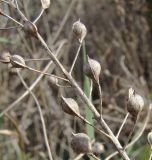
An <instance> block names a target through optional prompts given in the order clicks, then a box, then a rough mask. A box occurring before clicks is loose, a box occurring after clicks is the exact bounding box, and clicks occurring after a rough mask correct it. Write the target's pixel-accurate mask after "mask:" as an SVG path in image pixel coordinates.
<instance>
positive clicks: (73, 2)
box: [52, 0, 77, 44]
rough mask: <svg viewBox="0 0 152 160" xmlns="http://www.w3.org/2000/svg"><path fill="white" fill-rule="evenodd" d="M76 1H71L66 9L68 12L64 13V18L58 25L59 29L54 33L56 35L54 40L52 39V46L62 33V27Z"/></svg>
mask: <svg viewBox="0 0 152 160" xmlns="http://www.w3.org/2000/svg"><path fill="white" fill-rule="evenodd" d="M76 1H77V0H72V1H71V3H70V5H69V7H68V10H67V12H66V14H65V16H64V18H63V20H62V22H61V24H60V27H59V29H58V31H57V32H56V34H55V36H54V39H53V42H52V44H54V43H55V42H56V40H57V39H58V37H59V35H60V34H61V31H62V29H63V27H64V25H65V23H66V21H67V19H68V18H69V16H70V15H71V14H70V13H71V11H72V8H73V7H74V5H75V3H76Z"/></svg>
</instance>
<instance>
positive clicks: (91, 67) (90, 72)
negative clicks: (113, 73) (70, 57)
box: [84, 57, 101, 84]
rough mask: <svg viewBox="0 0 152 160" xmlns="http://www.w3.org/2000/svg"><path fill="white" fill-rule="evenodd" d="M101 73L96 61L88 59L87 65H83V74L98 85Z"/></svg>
mask: <svg viewBox="0 0 152 160" xmlns="http://www.w3.org/2000/svg"><path fill="white" fill-rule="evenodd" d="M100 72H101V65H100V63H99V62H98V61H96V60H94V59H91V58H89V57H88V63H86V64H85V65H84V73H85V74H86V75H87V76H88V77H89V78H91V79H92V80H93V82H95V83H97V84H98V83H99V76H100Z"/></svg>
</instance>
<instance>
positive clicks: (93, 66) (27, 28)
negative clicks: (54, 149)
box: [0, 0, 151, 160]
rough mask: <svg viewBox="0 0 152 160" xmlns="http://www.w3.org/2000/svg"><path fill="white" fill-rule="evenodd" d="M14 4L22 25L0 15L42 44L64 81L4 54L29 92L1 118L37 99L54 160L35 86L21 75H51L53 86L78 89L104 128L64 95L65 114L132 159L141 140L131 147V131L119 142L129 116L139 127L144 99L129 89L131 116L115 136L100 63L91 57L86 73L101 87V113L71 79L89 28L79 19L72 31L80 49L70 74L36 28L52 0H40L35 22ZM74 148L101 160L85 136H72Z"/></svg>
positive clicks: (46, 139) (121, 154) (1, 114)
mask: <svg viewBox="0 0 152 160" xmlns="http://www.w3.org/2000/svg"><path fill="white" fill-rule="evenodd" d="M4 3H5V1H4ZM11 3H13V5H12V4H11V5H10V6H11V7H13V8H14V9H16V11H17V12H18V13H19V14H20V15H21V18H22V20H23V24H22V23H20V22H19V21H17V20H16V19H14V18H12V17H11V16H9V15H7V14H5V12H4V11H0V15H1V16H4V17H7V18H8V19H10V20H11V21H13V22H14V23H16V24H17V25H18V26H19V27H20V28H21V29H22V30H23V32H25V34H27V35H28V36H30V37H34V38H35V41H39V42H40V44H41V45H42V46H43V47H44V48H45V50H46V51H47V53H48V55H49V56H50V62H49V63H48V66H49V65H50V63H51V62H53V63H54V64H55V65H56V67H58V68H59V69H60V70H61V71H62V73H63V74H64V76H65V78H63V77H59V76H56V75H52V74H49V73H47V69H44V70H43V71H40V70H37V69H34V68H31V67H29V66H28V65H27V64H26V61H25V59H24V58H23V57H21V56H20V55H16V54H15V55H13V54H10V53H8V52H4V53H3V54H2V55H1V56H0V61H1V62H2V63H4V64H9V65H11V66H10V67H12V68H15V69H16V72H17V74H18V76H19V78H20V80H21V82H22V83H23V85H24V87H25V88H26V90H27V91H26V93H25V94H23V96H21V98H19V99H17V100H16V101H15V102H14V103H12V105H10V106H8V107H7V108H6V109H5V110H4V111H2V112H1V113H0V117H1V116H3V115H4V114H5V113H7V112H8V111H9V110H10V109H12V108H13V107H14V106H15V105H16V104H17V103H19V102H20V101H21V100H22V99H23V98H24V97H25V96H26V95H28V94H30V95H31V96H32V97H33V98H34V100H35V103H36V104H37V107H38V110H39V114H40V117H41V122H42V128H43V133H44V139H45V144H46V148H47V151H48V155H49V159H50V160H52V159H53V156H52V153H51V149H50V146H49V141H48V137H47V129H46V126H45V122H44V117H43V114H42V111H41V106H40V104H39V102H38V99H37V98H36V96H35V95H34V93H33V92H32V89H33V87H28V86H27V84H26V82H25V81H24V79H23V77H22V75H21V72H22V70H23V69H28V70H29V71H34V72H37V73H40V75H44V76H48V77H49V78H48V79H49V81H51V83H54V84H58V80H62V81H66V82H68V84H69V86H71V87H73V88H75V90H76V92H77V94H78V95H79V96H80V97H81V98H82V100H83V101H84V103H86V104H87V106H88V107H89V108H90V110H91V111H92V113H93V114H94V120H95V121H96V122H97V123H98V124H99V125H100V126H101V127H102V129H100V128H98V127H97V126H95V125H94V124H91V123H90V122H89V121H87V120H86V119H85V118H84V117H83V116H82V115H81V113H80V110H79V108H80V107H81V106H79V105H78V103H77V102H76V100H74V99H72V98H69V97H68V98H65V97H63V96H61V105H62V109H63V111H64V112H65V113H67V114H70V115H71V116H74V117H77V118H79V119H81V120H82V121H83V122H85V123H87V124H89V125H90V126H92V127H93V128H94V129H95V130H96V131H97V132H98V133H99V134H100V135H101V136H105V137H107V138H108V139H109V141H110V142H111V143H112V144H114V147H115V149H116V150H117V152H116V154H117V153H119V155H120V156H121V157H122V158H123V159H124V160H130V158H129V156H128V155H127V153H126V150H125V149H126V148H128V147H129V146H131V145H133V144H134V143H135V142H136V141H137V140H138V139H137V140H136V141H135V140H134V141H133V142H130V143H129V144H128V142H129V140H130V139H131V135H132V132H133V131H134V128H133V129H132V131H130V135H129V137H128V141H127V142H126V144H125V146H122V145H121V143H120V142H119V135H120V133H121V131H122V128H123V126H124V124H125V123H126V120H127V118H128V115H129V114H130V115H131V117H132V120H133V122H134V126H135V125H136V123H137V119H138V117H139V113H140V112H141V110H142V108H143V106H144V102H143V98H142V97H141V96H140V95H138V94H136V93H135V91H134V90H133V89H132V88H130V89H129V96H128V102H127V110H128V114H127V116H126V117H125V119H124V121H123V123H122V125H121V126H120V129H119V131H118V133H117V135H114V133H113V132H112V130H111V129H110V126H109V125H108V124H107V123H106V122H105V120H104V118H103V108H102V91H101V85H100V79H99V78H100V72H101V66H100V63H99V62H97V61H96V60H94V59H91V58H89V57H88V58H87V64H85V66H84V73H85V74H86V75H87V76H88V77H89V78H90V80H91V81H92V82H93V83H94V84H95V85H97V87H98V91H99V98H100V113H99V112H98V111H97V109H96V107H95V106H94V105H93V103H92V101H91V100H90V99H89V98H88V97H87V96H86V95H85V94H84V92H83V91H82V89H81V87H80V86H79V85H78V84H77V82H76V81H75V79H74V78H73V76H72V71H73V69H74V66H75V63H76V60H77V58H78V56H79V53H80V49H81V46H82V45H83V43H84V39H85V37H86V35H87V29H86V26H85V25H84V24H83V23H82V22H81V21H80V20H78V21H76V22H75V23H74V24H73V27H72V30H73V33H74V35H75V37H76V39H77V40H78V42H79V47H78V50H77V52H76V56H75V57H74V60H73V63H72V66H71V68H70V71H67V70H66V69H65V67H64V66H63V65H62V63H61V62H60V61H59V60H58V58H57V57H56V55H55V54H54V53H53V52H52V49H50V47H49V46H48V45H47V43H46V42H45V40H44V39H43V37H42V36H41V35H40V33H39V31H38V28H37V25H36V22H37V21H38V20H39V19H40V18H41V15H42V14H43V12H44V10H45V9H47V8H49V6H50V1H49V0H41V4H42V11H41V12H40V14H39V15H38V16H37V17H36V19H35V20H34V21H33V22H32V21H30V20H29V19H27V17H26V16H25V15H24V14H23V13H22V11H21V10H20V8H19V6H18V3H17V0H14V2H11ZM9 4H10V3H9V2H8V5H9ZM52 77H53V78H52ZM58 87H60V86H58ZM150 111H151V107H149V112H148V115H147V117H146V121H145V124H144V127H143V129H145V126H146V124H147V123H148V119H149V116H150ZM142 132H143V131H142ZM149 137H150V136H149ZM139 138H140V137H139ZM148 141H149V143H150V142H151V141H150V138H148ZM71 145H72V148H73V150H74V151H75V152H76V153H77V154H79V153H82V154H88V155H90V156H92V157H93V158H95V159H99V158H98V157H96V156H95V154H94V152H93V146H92V144H91V140H90V138H89V137H88V136H87V135H86V134H85V133H73V139H72V141H71ZM98 146H99V145H98ZM116 154H112V156H113V155H116ZM112 156H111V155H110V156H109V157H110V158H111V157H112ZM107 159H108V157H107Z"/></svg>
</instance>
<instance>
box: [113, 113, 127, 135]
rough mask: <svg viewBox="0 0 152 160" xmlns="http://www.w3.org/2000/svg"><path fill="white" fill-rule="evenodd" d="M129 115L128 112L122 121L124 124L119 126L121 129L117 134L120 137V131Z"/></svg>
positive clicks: (120, 129)
mask: <svg viewBox="0 0 152 160" xmlns="http://www.w3.org/2000/svg"><path fill="white" fill-rule="evenodd" d="M128 116H129V113H128V112H127V114H126V116H125V118H124V120H123V122H122V124H121V126H120V128H119V131H118V133H117V135H116V137H117V138H119V135H120V133H121V131H122V129H123V126H124V125H125V123H126V121H127V118H128Z"/></svg>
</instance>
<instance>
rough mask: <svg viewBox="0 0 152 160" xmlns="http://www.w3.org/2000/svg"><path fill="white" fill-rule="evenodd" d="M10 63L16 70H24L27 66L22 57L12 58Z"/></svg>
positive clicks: (14, 56) (15, 56)
mask: <svg viewBox="0 0 152 160" xmlns="http://www.w3.org/2000/svg"><path fill="white" fill-rule="evenodd" d="M10 61H11V64H12V67H14V68H24V67H25V66H26V65H25V61H24V59H23V57H21V56H20V55H13V56H11V58H10Z"/></svg>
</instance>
